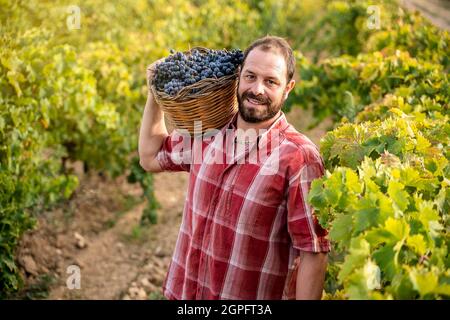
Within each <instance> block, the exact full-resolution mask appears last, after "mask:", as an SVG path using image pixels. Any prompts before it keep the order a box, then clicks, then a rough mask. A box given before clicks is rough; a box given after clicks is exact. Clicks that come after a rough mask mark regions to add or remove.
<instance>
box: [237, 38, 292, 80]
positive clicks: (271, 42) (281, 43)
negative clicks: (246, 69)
mask: <svg viewBox="0 0 450 320" xmlns="http://www.w3.org/2000/svg"><path fill="white" fill-rule="evenodd" d="M255 48H259V49H261V50H262V51H269V50H278V51H279V52H280V53H281V54H282V55H283V57H284V60H285V61H286V70H287V72H286V73H287V75H286V78H287V82H289V81H291V80H292V78H293V77H294V72H295V58H294V53H293V52H292V48H291V46H290V45H289V43H288V42H287V41H286V40H285V39H283V38H280V37H276V36H265V37H263V38H260V39H258V40H256V41H254V42H253V43H252V44H251V45H250V46H249V47H248V48H247V49H245V51H244V58H243V60H242V67H243V66H244V63H245V60H246V59H247V56H248V54H249V53H250V51H252V50H253V49H255Z"/></svg>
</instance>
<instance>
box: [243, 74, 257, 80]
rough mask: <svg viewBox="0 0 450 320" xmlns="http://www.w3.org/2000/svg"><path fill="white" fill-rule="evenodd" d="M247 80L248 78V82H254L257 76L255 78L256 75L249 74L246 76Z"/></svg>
mask: <svg viewBox="0 0 450 320" xmlns="http://www.w3.org/2000/svg"><path fill="white" fill-rule="evenodd" d="M245 78H246V79H247V80H253V79H254V78H255V76H254V75H251V74H247V75H246V76H245Z"/></svg>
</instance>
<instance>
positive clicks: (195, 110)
mask: <svg viewBox="0 0 450 320" xmlns="http://www.w3.org/2000/svg"><path fill="white" fill-rule="evenodd" d="M193 50H197V51H200V52H202V53H203V52H206V50H207V49H205V48H202V47H195V48H192V49H191V50H189V51H186V52H184V53H185V54H187V55H189V54H190V53H191V52H192V51H193ZM191 89H197V92H196V93H192V92H191ZM151 90H152V93H153V95H154V97H155V100H156V102H157V103H158V104H159V105H160V106H161V108H162V110H163V111H164V113H165V114H166V115H167V116H168V120H169V121H170V122H171V123H172V124H173V125H174V126H175V127H176V128H178V129H186V130H187V131H188V132H189V133H190V134H191V135H192V136H193V135H194V134H195V133H201V134H203V133H205V132H206V131H207V130H209V129H220V128H221V127H223V126H224V125H225V124H226V123H227V122H228V121H230V120H231V118H232V117H233V115H234V114H235V113H236V112H237V110H238V102H237V97H236V90H237V73H235V74H233V75H228V76H224V77H221V78H217V79H214V78H207V79H203V80H200V81H198V82H196V83H194V84H191V85H189V86H186V87H184V88H183V89H181V90H180V91H179V92H178V93H177V94H176V95H175V96H170V95H168V94H166V93H164V92H161V91H158V90H157V89H156V87H155V85H154V84H153V82H152V83H151ZM194 121H201V130H200V128H197V129H196V130H195V132H194V129H195V128H194Z"/></svg>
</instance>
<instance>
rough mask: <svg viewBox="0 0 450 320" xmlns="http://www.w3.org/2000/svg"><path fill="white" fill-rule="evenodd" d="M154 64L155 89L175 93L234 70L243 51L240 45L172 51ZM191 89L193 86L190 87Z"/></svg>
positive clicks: (232, 72)
mask: <svg viewBox="0 0 450 320" xmlns="http://www.w3.org/2000/svg"><path fill="white" fill-rule="evenodd" d="M171 53H172V54H171V55H170V56H168V57H167V58H166V59H164V61H163V62H160V63H159V64H158V65H156V68H155V75H154V84H155V86H156V89H157V90H158V91H163V92H165V93H166V94H168V95H171V96H175V95H176V94H177V93H178V92H179V91H180V90H181V89H182V88H184V87H186V86H189V85H191V84H194V83H197V82H198V81H200V80H203V79H207V78H220V77H224V76H227V75H231V74H234V73H235V72H236V68H237V67H238V66H239V65H240V64H241V62H242V59H243V53H242V51H241V50H239V49H234V50H231V51H228V50H211V49H208V50H207V51H206V52H200V51H198V50H196V49H194V50H192V51H191V52H190V54H184V53H182V52H174V51H173V50H171ZM191 92H192V93H195V92H196V90H195V89H192V91H191Z"/></svg>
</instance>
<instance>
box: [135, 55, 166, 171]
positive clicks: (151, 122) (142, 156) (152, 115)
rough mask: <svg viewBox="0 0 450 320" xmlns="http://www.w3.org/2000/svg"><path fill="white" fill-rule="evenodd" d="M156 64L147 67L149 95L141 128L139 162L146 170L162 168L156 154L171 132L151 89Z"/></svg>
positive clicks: (159, 169)
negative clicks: (150, 80) (150, 81)
mask: <svg viewBox="0 0 450 320" xmlns="http://www.w3.org/2000/svg"><path fill="white" fill-rule="evenodd" d="M154 65H155V63H153V64H151V65H150V66H149V67H148V68H147V86H148V95H147V102H146V104H145V108H144V113H143V115H142V121H141V128H140V130H139V163H140V165H141V167H142V168H143V169H144V170H145V171H149V172H160V171H162V168H161V166H160V165H159V162H158V161H157V160H156V155H157V153H158V151H159V150H160V148H161V146H162V143H163V141H164V138H165V137H166V136H168V134H169V133H168V132H167V128H166V125H165V123H164V112H163V111H162V110H161V107H160V106H159V105H158V103H157V102H156V100H155V98H154V97H153V94H152V92H151V90H150V83H149V79H150V78H151V77H152V73H153V68H154Z"/></svg>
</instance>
